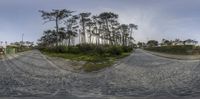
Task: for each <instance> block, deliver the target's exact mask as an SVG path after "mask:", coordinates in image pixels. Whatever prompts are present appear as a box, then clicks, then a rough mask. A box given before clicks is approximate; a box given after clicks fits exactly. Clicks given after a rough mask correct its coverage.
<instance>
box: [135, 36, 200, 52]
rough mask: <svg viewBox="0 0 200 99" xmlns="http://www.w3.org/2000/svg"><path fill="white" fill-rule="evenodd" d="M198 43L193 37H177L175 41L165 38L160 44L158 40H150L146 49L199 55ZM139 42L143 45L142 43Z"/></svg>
mask: <svg viewBox="0 0 200 99" xmlns="http://www.w3.org/2000/svg"><path fill="white" fill-rule="evenodd" d="M197 43H198V42H197V41H195V40H192V39H187V40H183V41H182V40H180V39H175V40H174V41H172V40H166V39H163V40H162V42H161V43H160V44H159V43H158V41H155V40H150V41H148V43H147V47H145V48H144V49H145V50H150V51H156V52H163V53H170V54H181V55H197V54H198V55H199V54H200V48H199V47H198V46H196V44H197ZM138 44H140V45H141V43H138ZM158 45H159V46H158Z"/></svg>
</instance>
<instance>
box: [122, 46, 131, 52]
mask: <svg viewBox="0 0 200 99" xmlns="http://www.w3.org/2000/svg"><path fill="white" fill-rule="evenodd" d="M122 49H123V52H131V51H132V50H133V48H132V47H131V46H122Z"/></svg>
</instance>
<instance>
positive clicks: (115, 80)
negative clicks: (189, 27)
mask: <svg viewBox="0 0 200 99" xmlns="http://www.w3.org/2000/svg"><path fill="white" fill-rule="evenodd" d="M59 62H62V61H61V60H59ZM59 62H58V60H56V59H49V58H46V57H45V56H44V55H42V54H41V53H40V52H39V51H37V50H34V51H29V52H25V53H22V54H21V55H18V56H16V55H11V56H4V58H3V60H0V97H8V96H9V97H10V96H14V97H38V98H39V97H58V96H59V97H61V96H63V97H69V98H70V97H72V99H75V97H76V98H77V99H79V98H80V97H82V98H83V97H87V98H86V99H89V98H88V97H93V98H91V99H95V98H96V99H102V98H106V99H110V98H111V99H121V98H122V97H123V98H125V99H160V98H162V99H169V98H170V99H177V98H180V99H184V98H185V99H190V98H196V99H198V97H199V94H200V93H199V92H200V61H198V60H175V59H167V58H162V57H158V56H154V55H151V54H149V53H146V52H144V51H142V50H136V51H135V52H134V54H131V55H130V56H129V57H127V58H125V59H122V60H121V61H119V62H118V63H117V64H115V65H114V66H112V67H110V68H107V69H105V70H102V71H99V72H93V73H83V72H81V73H78V72H74V71H73V70H71V69H66V68H68V66H69V68H70V67H71V65H70V64H68V63H69V62H64V60H63V63H62V64H60V63H59ZM80 64H82V63H80ZM78 97H79V98H78ZM94 97H95V98H94Z"/></svg>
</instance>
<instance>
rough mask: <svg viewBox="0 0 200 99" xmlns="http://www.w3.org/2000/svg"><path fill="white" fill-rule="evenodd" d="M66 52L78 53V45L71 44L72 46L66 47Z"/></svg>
mask: <svg viewBox="0 0 200 99" xmlns="http://www.w3.org/2000/svg"><path fill="white" fill-rule="evenodd" d="M67 52H68V53H72V54H79V53H80V52H81V51H80V49H79V48H78V47H76V46H72V47H68V51H67Z"/></svg>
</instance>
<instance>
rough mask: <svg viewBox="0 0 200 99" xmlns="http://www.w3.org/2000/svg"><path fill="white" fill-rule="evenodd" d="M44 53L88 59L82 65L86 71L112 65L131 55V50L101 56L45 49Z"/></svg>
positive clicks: (80, 59)
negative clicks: (54, 51) (46, 50)
mask: <svg viewBox="0 0 200 99" xmlns="http://www.w3.org/2000/svg"><path fill="white" fill-rule="evenodd" d="M42 53H43V54H45V55H48V56H50V57H60V58H64V59H70V60H76V61H86V63H85V64H84V65H83V66H82V69H83V70H84V71H85V72H92V71H98V70H101V69H103V68H106V67H110V66H112V65H113V64H114V62H115V61H116V60H118V59H121V58H124V57H126V56H128V55H130V52H129V53H128V52H127V53H122V54H121V55H115V56H109V55H105V56H101V55H95V54H94V55H92V54H71V53H53V52H44V51H42Z"/></svg>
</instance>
